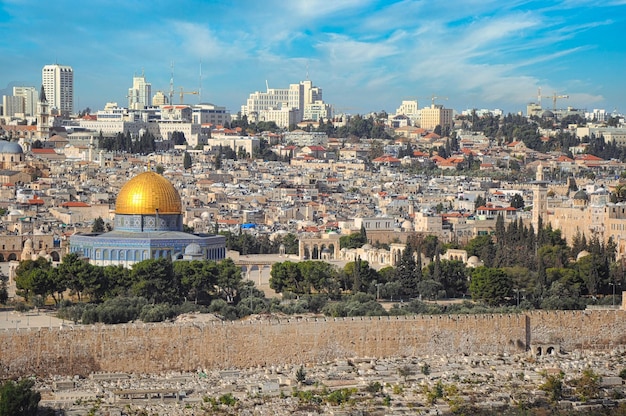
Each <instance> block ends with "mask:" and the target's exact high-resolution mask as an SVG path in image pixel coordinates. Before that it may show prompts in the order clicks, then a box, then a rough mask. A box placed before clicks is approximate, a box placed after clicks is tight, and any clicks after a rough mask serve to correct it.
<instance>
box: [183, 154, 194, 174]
mask: <svg viewBox="0 0 626 416" xmlns="http://www.w3.org/2000/svg"><path fill="white" fill-rule="evenodd" d="M191 164H192V161H191V155H190V154H189V152H185V154H184V156H183V169H185V170H187V169H189V168H191Z"/></svg>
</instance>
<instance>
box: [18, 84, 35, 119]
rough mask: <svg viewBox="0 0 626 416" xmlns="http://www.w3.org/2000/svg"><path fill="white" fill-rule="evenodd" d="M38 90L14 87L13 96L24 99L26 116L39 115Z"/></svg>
mask: <svg viewBox="0 0 626 416" xmlns="http://www.w3.org/2000/svg"><path fill="white" fill-rule="evenodd" d="M37 94H38V91H37V88H35V87H13V96H14V97H22V98H23V99H24V115H25V116H35V115H37V114H36V112H37Z"/></svg>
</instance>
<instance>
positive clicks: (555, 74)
mask: <svg viewBox="0 0 626 416" xmlns="http://www.w3.org/2000/svg"><path fill="white" fill-rule="evenodd" d="M625 20H626V0H605V1H602V2H598V1H593V2H592V1H583V0H563V1H544V0H542V1H521V0H509V1H502V0H494V1H491V0H446V1H435V0H424V1H422V0H400V1H393V0H387V1H382V0H330V1H329V0H289V1H287V0H263V1H259V0H230V1H227V0H205V1H202V0H176V1H174V0H169V1H161V0H150V1H128V0H124V1H121V0H90V1H88V2H84V1H81V2H79V1H68V0H55V1H46V2H43V1H40V0H8V1H7V0H4V1H0V39H2V42H0V90H1V89H5V87H10V86H12V85H20V84H21V85H32V86H36V87H37V88H39V86H40V85H41V69H42V67H43V66H44V65H46V64H52V63H58V64H61V65H69V66H72V67H73V69H74V84H75V98H74V100H75V107H76V108H75V109H76V110H81V109H84V108H86V107H89V108H91V109H92V110H97V109H102V108H103V107H104V105H105V104H106V103H107V102H117V103H118V104H119V105H120V106H126V105H127V104H128V99H127V98H126V95H127V93H128V88H129V87H131V86H132V77H133V76H134V75H135V74H136V75H139V74H141V73H142V71H143V72H144V74H145V77H146V80H147V81H148V82H150V83H151V84H152V91H153V93H154V92H156V91H158V90H162V91H165V92H166V93H167V92H168V91H169V90H170V80H171V78H172V73H173V79H174V89H175V91H180V89H181V88H183V89H184V90H185V91H196V90H200V92H201V93H200V94H199V95H198V96H195V95H186V96H185V97H184V99H185V103H188V104H194V103H198V102H199V101H202V102H210V103H213V104H216V105H219V106H225V107H226V108H227V109H228V110H230V112H231V113H233V114H236V113H237V112H238V111H239V110H240V108H241V105H242V104H244V103H245V101H246V99H247V97H248V96H249V94H250V93H253V92H255V91H265V89H266V83H267V85H269V87H270V88H288V86H289V84H293V83H298V82H300V81H303V80H306V79H310V80H311V81H312V82H313V84H314V85H315V86H318V87H320V88H322V90H323V98H324V101H325V102H327V103H329V104H332V105H334V107H335V111H336V112H346V113H352V114H356V113H360V114H365V113H368V112H371V111H381V110H385V111H387V112H389V113H394V112H395V111H396V109H397V108H398V107H399V105H400V104H401V101H402V100H411V99H417V100H418V102H419V106H420V107H424V106H428V105H430V104H431V103H432V102H434V103H436V104H443V105H444V106H445V107H447V108H453V109H455V110H457V111H462V110H464V109H467V108H478V109H481V108H488V109H494V108H499V109H502V110H503V111H505V112H518V111H524V112H525V110H526V105H527V104H528V103H529V102H537V101H538V89H539V88H541V91H542V95H543V96H544V98H542V105H543V106H544V108H551V107H552V104H553V102H552V101H553V100H552V98H551V97H552V96H553V95H555V94H556V95H567V96H568V98H561V99H558V100H557V107H558V108H564V107H567V106H572V107H575V108H582V109H587V110H588V111H591V110H592V109H594V108H604V109H606V110H607V111H614V110H615V109H617V111H619V112H622V113H623V112H626V82H624V81H625V75H626V21H625ZM172 66H173V71H172ZM0 93H2V91H0ZM4 93H6V91H4ZM9 94H10V92H9ZM433 97H437V98H434V99H433ZM174 102H175V103H178V102H179V94H175V100H174Z"/></svg>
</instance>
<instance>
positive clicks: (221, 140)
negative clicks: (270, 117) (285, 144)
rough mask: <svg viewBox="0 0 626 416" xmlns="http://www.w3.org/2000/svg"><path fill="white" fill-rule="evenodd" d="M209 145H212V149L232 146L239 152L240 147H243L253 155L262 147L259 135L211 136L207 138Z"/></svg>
mask: <svg viewBox="0 0 626 416" xmlns="http://www.w3.org/2000/svg"><path fill="white" fill-rule="evenodd" d="M207 145H208V146H210V147H211V149H218V148H219V147H220V146H222V147H230V148H231V149H233V150H234V151H235V152H237V153H239V151H240V149H243V150H245V152H246V153H247V154H249V155H250V156H252V155H254V154H255V153H256V152H257V151H258V150H259V149H260V146H261V143H260V140H259V138H258V137H250V136H222V137H211V138H210V139H208V140H207Z"/></svg>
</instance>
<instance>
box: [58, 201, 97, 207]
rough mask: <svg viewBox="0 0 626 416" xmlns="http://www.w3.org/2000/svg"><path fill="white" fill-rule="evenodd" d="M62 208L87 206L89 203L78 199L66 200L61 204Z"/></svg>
mask: <svg viewBox="0 0 626 416" xmlns="http://www.w3.org/2000/svg"><path fill="white" fill-rule="evenodd" d="M61 206H62V207H63V208H89V207H90V206H91V205H89V204H86V203H84V202H80V201H67V202H64V203H62V204H61Z"/></svg>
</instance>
